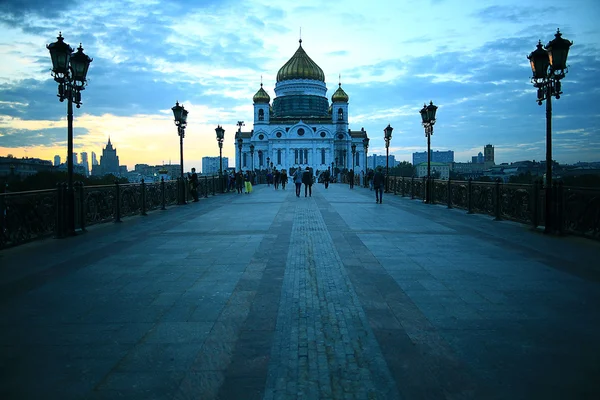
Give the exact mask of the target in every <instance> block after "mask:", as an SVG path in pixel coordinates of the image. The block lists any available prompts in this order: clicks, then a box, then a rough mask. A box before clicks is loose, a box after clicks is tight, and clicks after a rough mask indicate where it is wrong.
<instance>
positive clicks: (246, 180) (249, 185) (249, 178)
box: [244, 171, 252, 194]
mask: <svg viewBox="0 0 600 400" xmlns="http://www.w3.org/2000/svg"><path fill="white" fill-rule="evenodd" d="M244 184H245V185H246V194H250V193H252V173H251V172H250V171H248V172H247V173H246V176H245V177H244Z"/></svg>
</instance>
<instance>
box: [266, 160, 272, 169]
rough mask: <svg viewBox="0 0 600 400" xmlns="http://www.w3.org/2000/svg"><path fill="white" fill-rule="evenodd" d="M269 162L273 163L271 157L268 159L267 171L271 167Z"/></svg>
mask: <svg viewBox="0 0 600 400" xmlns="http://www.w3.org/2000/svg"><path fill="white" fill-rule="evenodd" d="M269 161H271V157H267V170H268V169H269V166H270V165H271V164H270V162H269Z"/></svg>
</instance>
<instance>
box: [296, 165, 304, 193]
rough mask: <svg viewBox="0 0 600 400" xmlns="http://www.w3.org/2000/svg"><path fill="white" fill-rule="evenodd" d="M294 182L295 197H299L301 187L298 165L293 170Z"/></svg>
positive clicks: (300, 172)
mask: <svg viewBox="0 0 600 400" xmlns="http://www.w3.org/2000/svg"><path fill="white" fill-rule="evenodd" d="M294 183H295V184H296V197H300V189H301V188H302V170H301V169H300V167H298V169H297V170H296V172H294Z"/></svg>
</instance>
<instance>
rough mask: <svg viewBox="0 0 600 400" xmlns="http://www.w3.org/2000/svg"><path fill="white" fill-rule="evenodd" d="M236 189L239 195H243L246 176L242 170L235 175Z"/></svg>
mask: <svg viewBox="0 0 600 400" xmlns="http://www.w3.org/2000/svg"><path fill="white" fill-rule="evenodd" d="M235 188H236V189H237V192H238V194H242V191H243V188H244V174H243V173H242V171H241V170H240V171H238V172H237V173H236V174H235Z"/></svg>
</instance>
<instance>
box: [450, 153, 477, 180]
mask: <svg viewBox="0 0 600 400" xmlns="http://www.w3.org/2000/svg"><path fill="white" fill-rule="evenodd" d="M479 154H481V153H479ZM473 159H475V160H477V157H476V156H475V157H473ZM450 167H451V168H450V169H451V170H452V171H453V172H456V173H457V174H460V175H462V176H463V177H464V178H465V179H469V178H478V177H480V176H481V175H483V170H484V169H485V166H484V165H483V163H478V162H472V163H459V162H455V163H452V164H451V166H450Z"/></svg>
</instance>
